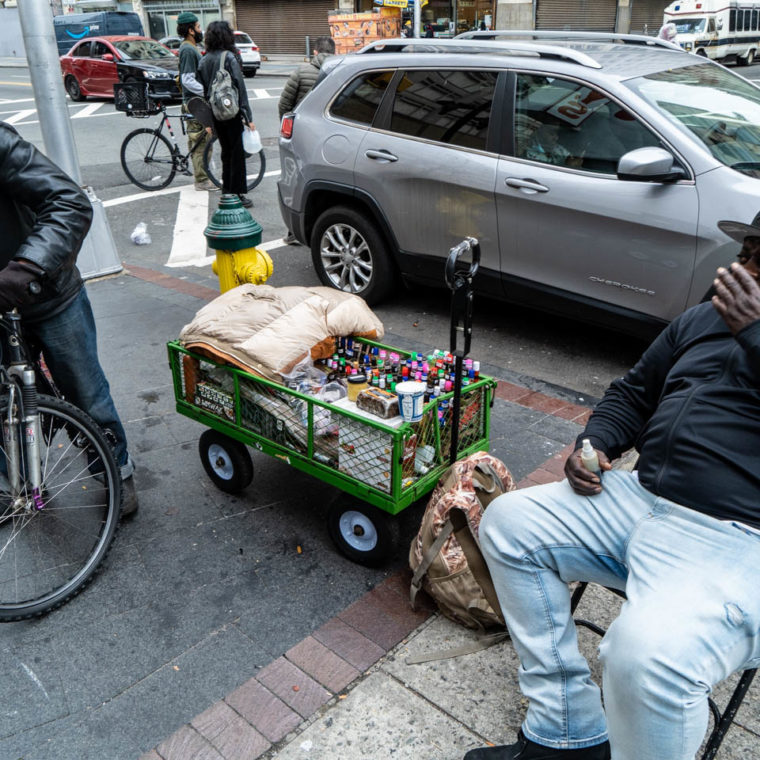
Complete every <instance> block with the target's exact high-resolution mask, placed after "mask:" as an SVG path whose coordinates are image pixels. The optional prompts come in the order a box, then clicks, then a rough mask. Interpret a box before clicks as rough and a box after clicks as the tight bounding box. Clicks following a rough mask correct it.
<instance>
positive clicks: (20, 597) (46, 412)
mask: <svg viewBox="0 0 760 760" xmlns="http://www.w3.org/2000/svg"><path fill="white" fill-rule="evenodd" d="M7 410H8V399H7V397H6V398H5V399H3V401H2V404H0V414H2V415H3V419H5V415H6V414H7ZM39 412H40V432H41V438H40V460H41V466H42V489H41V491H42V500H43V506H42V508H40V509H36V508H35V507H34V506H33V501H32V500H31V498H29V499H26V498H25V499H19V500H17V502H15V503H14V502H12V500H11V498H10V495H9V494H8V493H7V492H5V493H2V494H0V497H1V498H2V501H1V502H0V621H2V622H8V621H11V620H23V619H25V618H31V617H37V616H39V615H42V614H44V613H45V612H49V611H50V610H52V609H55V608H56V607H60V606H61V605H62V604H65V603H66V602H68V601H69V600H70V599H72V598H73V597H74V596H76V595H77V594H78V593H79V592H80V591H82V589H84V588H85V586H87V585H88V584H89V583H90V581H92V579H93V578H94V576H95V574H96V573H97V571H98V569H99V568H100V567H101V565H102V563H103V560H104V559H105V557H106V555H107V554H108V551H109V549H110V548H111V544H112V543H113V539H114V537H115V535H116V532H117V530H118V526H119V516H120V512H121V496H122V492H121V476H120V471H119V468H118V466H117V464H116V460H115V459H114V455H113V451H112V448H111V445H110V443H109V442H108V439H107V438H106V437H105V434H104V433H103V431H102V430H101V428H100V427H98V425H97V424H96V423H95V422H94V421H93V420H92V419H91V418H90V417H89V416H88V415H87V414H85V413H84V412H83V411H82V410H81V409H78V408H77V407H75V406H74V405H73V404H70V403H68V402H66V401H63V400H62V399H57V398H53V397H51V396H40V397H39ZM20 427H23V426H20ZM22 434H23V431H22ZM22 451H23V448H22ZM0 459H2V461H3V465H5V441H3V440H0ZM26 496H28V494H27V495H26ZM22 501H25V502H26V503H24V504H21V503H20V502H22Z"/></svg>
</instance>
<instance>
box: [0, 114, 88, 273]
mask: <svg viewBox="0 0 760 760" xmlns="http://www.w3.org/2000/svg"><path fill="white" fill-rule="evenodd" d="M0 193H2V195H4V196H5V197H6V198H9V199H13V202H14V204H15V206H16V209H17V212H18V214H19V215H21V216H25V217H26V218H25V220H24V221H25V223H26V226H27V227H28V228H29V233H28V234H27V235H26V239H25V240H24V241H23V242H22V243H21V245H20V246H19V248H18V249H17V250H16V252H15V254H13V255H14V257H15V258H22V259H26V260H27V261H31V262H33V263H34V264H36V265H37V266H38V267H40V268H41V269H42V270H43V271H44V272H45V274H46V275H47V277H50V278H55V277H56V276H57V275H58V273H59V272H60V271H61V270H62V269H65V268H68V269H73V267H74V266H75V264H76V258H77V254H78V253H79V249H80V248H81V246H82V241H83V240H84V238H85V236H86V235H87V232H88V230H89V229H90V223H91V221H92V205H91V204H90V201H89V200H88V198H87V195H86V194H85V193H84V192H83V191H82V189H81V188H80V187H79V186H78V185H77V184H76V183H75V182H74V181H73V180H72V179H71V177H69V176H68V174H66V173H65V172H64V171H63V170H61V169H60V168H59V167H58V166H56V164H54V163H53V162H52V161H51V160H50V159H48V158H47V157H46V156H44V155H43V154H42V153H40V151H38V150H37V149H36V148H35V147H34V146H33V145H32V144H31V143H28V142H27V141H26V140H24V139H22V138H21V137H20V135H19V134H18V132H16V130H15V129H13V127H11V126H9V125H7V124H3V123H2V122H0Z"/></svg>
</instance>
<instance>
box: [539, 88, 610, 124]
mask: <svg viewBox="0 0 760 760" xmlns="http://www.w3.org/2000/svg"><path fill="white" fill-rule="evenodd" d="M609 102H610V101H609V98H605V97H604V95H602V93H601V92H598V91H597V90H592V89H590V88H588V87H579V88H578V89H577V90H575V92H571V93H570V94H569V95H567V96H565V97H564V98H562V100H558V101H557V102H556V103H555V104H554V105H553V106H552V107H551V108H550V109H549V110H548V111H547V113H550V114H551V115H552V116H555V117H556V118H558V119H561V120H562V121H564V122H565V123H567V124H582V123H583V122H584V121H585V120H586V119H588V117H589V116H591V114H592V113H594V112H595V111H598V110H599V109H600V108H601V107H602V106H604V105H606V104H607V103H609Z"/></svg>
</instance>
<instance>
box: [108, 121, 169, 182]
mask: <svg viewBox="0 0 760 760" xmlns="http://www.w3.org/2000/svg"><path fill="white" fill-rule="evenodd" d="M162 167H166V169H165V170H164V171H161V168H162ZM121 168H122V169H124V173H125V174H126V175H127V177H128V178H129V181H130V182H132V183H133V184H135V185H137V187H139V188H142V189H143V190H160V189H161V188H163V187H166V186H167V185H168V184H170V183H171V181H172V180H173V179H174V175H175V174H176V173H177V162H176V158H175V155H174V149H173V148H172V144H171V143H170V142H169V140H168V139H167V138H166V137H165V136H164V135H162V134H161V133H160V132H159V131H158V130H157V129H147V128H145V127H144V128H143V129H135V130H134V131H133V132H130V133H129V134H128V135H127V136H126V137H125V138H124V142H123V143H122V144H121ZM167 172H168V173H167Z"/></svg>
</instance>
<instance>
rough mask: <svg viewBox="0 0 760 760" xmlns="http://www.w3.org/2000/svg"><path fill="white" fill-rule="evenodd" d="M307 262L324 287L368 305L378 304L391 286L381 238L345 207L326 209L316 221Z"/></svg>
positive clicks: (373, 229) (366, 223)
mask: <svg viewBox="0 0 760 760" xmlns="http://www.w3.org/2000/svg"><path fill="white" fill-rule="evenodd" d="M311 258H312V261H313V262H314V268H315V269H316V271H317V274H318V275H319V279H320V280H321V281H322V282H323V283H324V284H325V285H328V286H329V287H332V288H337V289H338V290H344V291H346V292H347V293H355V294H356V295H358V296H361V297H362V298H363V299H364V300H365V301H366V302H367V303H368V304H375V303H378V302H379V301H381V300H382V299H383V298H384V297H385V296H386V295H388V293H389V291H390V289H391V287H392V285H393V280H394V272H393V264H392V262H391V258H390V256H389V254H388V247H387V245H386V244H385V241H384V240H383V237H382V235H381V234H380V232H379V231H378V229H377V227H376V226H375V225H374V224H373V223H372V222H370V221H368V220H367V219H366V218H365V217H364V216H363V215H362V214H360V213H359V212H358V211H356V210H355V209H352V208H349V207H347V206H336V207H335V208H331V209H328V210H327V211H325V212H324V213H323V214H322V215H321V216H320V217H319V218H318V219H317V222H316V224H315V225H314V230H313V232H312V235H311Z"/></svg>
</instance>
